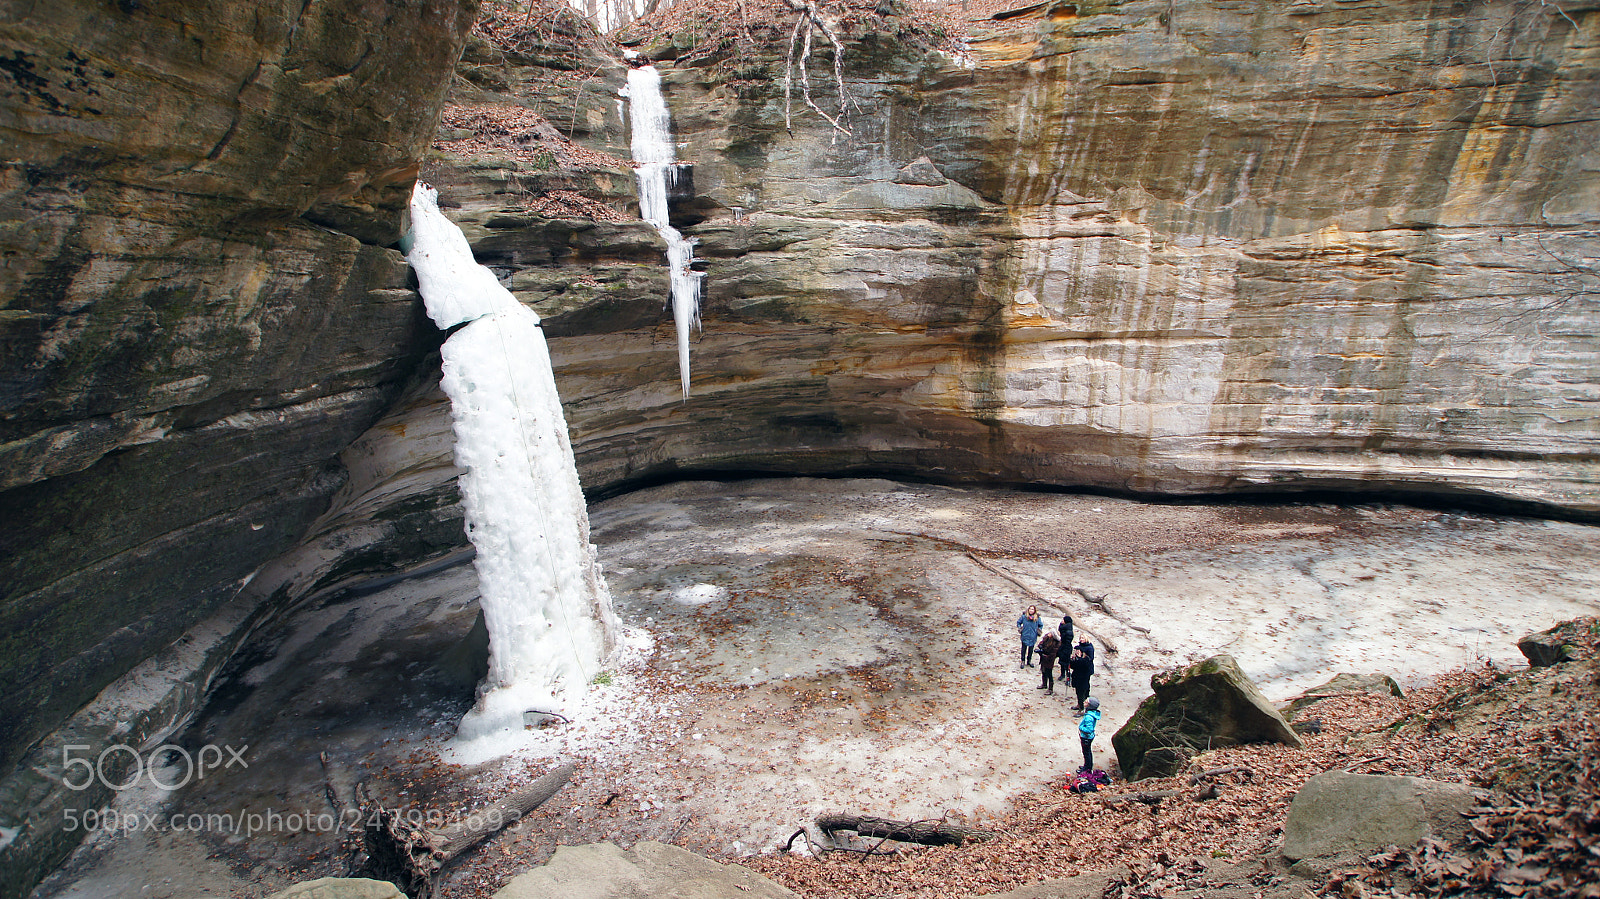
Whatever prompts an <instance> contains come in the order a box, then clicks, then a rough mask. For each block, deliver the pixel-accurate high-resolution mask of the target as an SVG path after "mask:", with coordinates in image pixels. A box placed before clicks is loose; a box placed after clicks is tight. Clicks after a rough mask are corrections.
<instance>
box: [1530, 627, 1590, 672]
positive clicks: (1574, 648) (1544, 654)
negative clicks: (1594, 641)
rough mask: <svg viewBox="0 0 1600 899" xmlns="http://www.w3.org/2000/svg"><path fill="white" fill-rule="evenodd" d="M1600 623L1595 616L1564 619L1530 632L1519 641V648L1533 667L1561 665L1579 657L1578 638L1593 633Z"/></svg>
mask: <svg viewBox="0 0 1600 899" xmlns="http://www.w3.org/2000/svg"><path fill="white" fill-rule="evenodd" d="M1597 628H1600V625H1597V624H1596V622H1595V619H1593V618H1579V619H1577V620H1575V621H1563V622H1562V623H1560V624H1558V625H1556V626H1555V627H1552V628H1548V629H1546V630H1542V631H1539V632H1538V633H1536V634H1529V635H1528V636H1526V637H1523V638H1522V639H1521V640H1518V641H1517V648H1518V649H1520V650H1522V655H1523V656H1524V657H1525V658H1526V659H1527V660H1528V665H1529V666H1530V667H1533V668H1543V667H1546V666H1548V665H1559V664H1561V663H1562V662H1570V661H1572V660H1573V659H1574V658H1576V657H1577V652H1578V640H1577V638H1578V637H1579V636H1580V635H1582V634H1593V633H1594V632H1595V631H1596V629H1597Z"/></svg>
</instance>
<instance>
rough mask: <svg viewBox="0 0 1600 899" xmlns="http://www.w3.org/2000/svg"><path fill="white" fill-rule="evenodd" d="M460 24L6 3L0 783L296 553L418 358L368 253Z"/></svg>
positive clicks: (377, 245) (435, 14) (397, 298)
mask: <svg viewBox="0 0 1600 899" xmlns="http://www.w3.org/2000/svg"><path fill="white" fill-rule="evenodd" d="M475 8H476V3H475V2H474V0H451V2H444V3H438V2H422V0H328V2H317V3H303V2H293V0H282V2H272V0H269V2H262V3H247V4H240V3H228V2H220V0H218V2H181V3H180V2H164V0H138V2H134V0H123V2H115V3H113V2H94V0H61V2H55V3H48V4H45V3H27V2H5V3H3V4H0V94H3V97H4V99H3V102H0V146H3V147H4V158H3V159H0V259H3V263H0V373H3V374H0V521H3V522H4V527H3V528H0V680H3V681H4V682H5V683H6V685H7V689H6V690H5V691H4V693H3V695H0V768H4V767H9V766H10V764H11V763H12V762H14V760H15V759H16V758H17V754H18V753H19V752H20V751H21V750H22V749H23V748H24V747H26V746H27V745H28V744H29V743H30V742H31V741H33V740H34V739H36V738H37V737H39V735H40V734H41V733H43V732H44V731H45V730H47V729H48V728H50V727H52V726H54V724H56V723H57V722H59V721H60V720H61V719H62V718H63V717H64V716H65V715H66V714H68V713H70V712H72V711H73V710H74V709H76V708H77V707H78V706H80V705H82V704H83V703H84V702H85V701H86V700H87V699H89V698H90V697H91V696H93V695H94V694H95V692H96V691H97V690H99V689H100V687H102V686H104V685H105V684H106V683H107V682H109V681H111V680H112V679H113V678H115V677H117V676H118V675H120V674H122V673H123V672H124V671H126V670H128V668H130V667H131V666H132V665H133V664H134V663H135V662H137V661H138V660H140V659H142V658H144V657H146V656H148V655H150V654H151V653H152V652H154V651H155V650H156V649H158V648H160V647H162V646H165V645H166V644H168V643H170V642H172V641H173V640H174V639H176V638H177V637H178V636H179V635H180V634H182V633H183V632H184V630H185V628H186V627H188V626H189V625H191V624H192V623H194V622H195V621H197V620H198V619H200V618H201V617H202V616H204V615H205V614H206V613H207V612H208V611H210V610H212V609H214V608H215V607H217V605H218V604H219V603H221V602H223V601H224V600H226V599H227V598H229V597H231V596H233V595H234V594H235V593H237V591H238V588H239V586H240V584H241V583H242V582H244V581H246V580H247V579H248V578H249V577H250V576H251V574H252V572H254V571H255V570H256V569H257V568H258V567H259V566H261V565H262V564H263V563H264V562H265V561H266V560H268V559H270V558H272V557H273V556H274V555H276V554H278V553H280V552H282V551H284V550H285V549H287V548H288V547H289V546H291V545H292V544H293V542H294V541H295V540H296V539H297V538H299V537H300V535H301V533H302V531H303V530H304V529H305V527H306V525H307V524H308V523H309V522H310V521H311V520H312V519H313V518H314V517H315V516H316V515H317V514H319V513H320V512H321V511H322V509H323V508H324V507H325V506H326V504H327V500H328V497H329V496H330V495H331V494H332V493H333V491H334V490H336V489H337V488H338V486H339V484H340V482H341V480H342V474H341V473H340V471H339V469H338V467H337V465H336V464H335V459H336V457H337V454H338V453H339V451H340V450H342V449H343V448H344V447H345V446H346V445H347V444H349V443H350V441H351V440H353V439H354V438H355V437H356V436H358V435H359V434H360V433H361V432H362V431H363V430H364V429H365V428H366V427H367V426H368V425H369V424H370V423H371V422H372V421H373V420H374V419H375V418H376V416H377V414H378V413H379V412H380V411H381V410H382V408H383V406H384V404H385V402H386V395H387V393H388V391H389V387H388V384H389V383H390V382H392V381H394V380H395V379H397V378H398V377H401V376H404V375H407V374H409V370H410V368H411V366H412V365H413V364H414V361H415V359H416V358H417V357H418V356H420V354H421V351H423V350H425V346H423V345H422V344H421V342H420V339H419V336H418V335H419V334H422V333H424V332H422V331H420V330H419V328H418V325H419V323H420V320H419V317H418V316H419V312H418V302H417V298H416V296H415V294H414V293H413V292H412V290H411V289H410V288H409V286H408V272H407V269H406V267H405V263H404V260H403V259H402V258H401V256H400V255H399V254H398V252H396V251H395V250H393V249H390V248H388V247H389V246H390V245H391V244H393V243H394V241H395V240H396V239H397V238H398V236H399V229H400V227H401V224H402V221H401V219H402V210H403V208H404V201H405V199H406V197H407V196H408V194H409V190H410V186H411V182H412V180H413V178H414V176H415V171H416V164H417V160H418V157H419V156H420V154H421V152H422V150H423V149H424V148H425V146H426V144H427V141H428V140H429V139H430V136H431V134H432V131H433V128H434V126H435V123H436V121H437V117H438V111H439V106H440V103H441V101H442V98H443V93H444V89H445V87H446V86H447V84H448V79H449V77H450V72H451V70H452V68H453V66H454V64H455V62H456V60H457V58H458V56H459V53H460V49H461V46H462V42H463V40H464V35H465V32H466V30H467V28H468V27H469V26H470V24H471V21H472V17H473V15H474V13H475ZM57 761H59V760H57Z"/></svg>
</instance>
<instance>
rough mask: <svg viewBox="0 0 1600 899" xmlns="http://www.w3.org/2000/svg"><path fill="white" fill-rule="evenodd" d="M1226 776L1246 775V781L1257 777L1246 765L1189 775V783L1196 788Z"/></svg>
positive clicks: (1229, 766)
mask: <svg viewBox="0 0 1600 899" xmlns="http://www.w3.org/2000/svg"><path fill="white" fill-rule="evenodd" d="M1224 774H1242V775H1244V779H1245V780H1250V779H1252V778H1254V777H1255V776H1256V773H1255V772H1254V771H1252V770H1250V769H1249V768H1247V767H1245V766H1244V765H1226V766H1224V767H1221V768H1212V769H1210V770H1208V771H1197V772H1195V773H1194V774H1191V775H1189V783H1190V784H1192V785H1194V786H1199V785H1200V784H1201V783H1203V782H1204V781H1206V780H1208V779H1211V778H1216V777H1221V776H1222V775H1224Z"/></svg>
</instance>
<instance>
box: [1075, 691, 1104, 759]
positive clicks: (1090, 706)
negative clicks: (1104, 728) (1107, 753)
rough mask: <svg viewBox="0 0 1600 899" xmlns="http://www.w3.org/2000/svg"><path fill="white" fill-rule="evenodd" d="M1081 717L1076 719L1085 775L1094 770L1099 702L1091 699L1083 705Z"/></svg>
mask: <svg viewBox="0 0 1600 899" xmlns="http://www.w3.org/2000/svg"><path fill="white" fill-rule="evenodd" d="M1083 707H1084V709H1085V711H1084V713H1083V717H1082V718H1079V719H1078V739H1079V740H1080V741H1082V742H1083V767H1082V768H1079V769H1078V770H1079V771H1082V772H1083V773H1085V774H1088V773H1089V772H1090V771H1093V770H1094V729H1095V726H1096V725H1098V724H1099V723H1100V700H1098V699H1093V698H1091V699H1090V700H1089V701H1088V702H1086V703H1084V706H1083Z"/></svg>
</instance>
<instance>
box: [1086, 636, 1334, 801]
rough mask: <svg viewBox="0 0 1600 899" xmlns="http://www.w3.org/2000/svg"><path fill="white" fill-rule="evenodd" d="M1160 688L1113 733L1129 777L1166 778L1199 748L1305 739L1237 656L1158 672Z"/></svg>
mask: <svg viewBox="0 0 1600 899" xmlns="http://www.w3.org/2000/svg"><path fill="white" fill-rule="evenodd" d="M1150 687H1151V689H1153V690H1154V691H1155V693H1154V695H1152V696H1150V697H1149V698H1148V699H1146V700H1145V701H1144V702H1142V703H1140V704H1139V709H1138V711H1136V712H1134V713H1133V717H1132V718H1130V719H1128V723H1127V724H1124V725H1123V726H1122V729H1120V730H1118V731H1117V733H1116V735H1115V736H1113V737H1112V738H1111V745H1112V747H1113V748H1115V749H1116V752H1117V764H1118V765H1119V766H1121V768H1122V775H1123V776H1124V777H1126V778H1127V779H1128V780H1140V779H1142V778H1146V777H1166V776H1168V775H1171V774H1175V773H1177V771H1178V770H1179V769H1180V768H1182V767H1183V765H1184V764H1186V763H1187V762H1188V760H1189V759H1190V758H1191V757H1193V756H1194V755H1195V754H1196V753H1199V752H1202V751H1205V750H1207V749H1216V748H1218V747H1221V746H1233V745H1236V744H1239V743H1263V742H1274V743H1287V744H1288V745H1290V746H1294V747H1297V748H1298V747H1300V746H1303V745H1304V744H1303V743H1302V742H1301V740H1300V737H1299V735H1297V734H1296V733H1295V732H1294V730H1293V729H1292V728H1290V727H1289V724H1288V722H1286V721H1284V720H1283V716H1282V715H1280V714H1278V710H1277V709H1275V708H1273V707H1272V703H1271V702H1269V701H1268V700H1267V697H1265V696H1263V695H1262V694H1261V691H1260V690H1259V689H1257V687H1256V685H1255V684H1254V683H1253V682H1251V680H1250V678H1248V677H1246V676H1245V674H1244V672H1243V671H1242V670H1240V668H1239V663H1238V662H1236V661H1234V659H1233V656H1230V655H1226V654H1223V655H1218V656H1213V657H1211V658H1209V659H1206V660H1205V661H1203V662H1197V663H1195V664H1193V665H1190V666H1189V667H1187V668H1176V669H1172V670H1169V671H1163V672H1160V673H1157V674H1154V675H1152V676H1151V678H1150Z"/></svg>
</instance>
